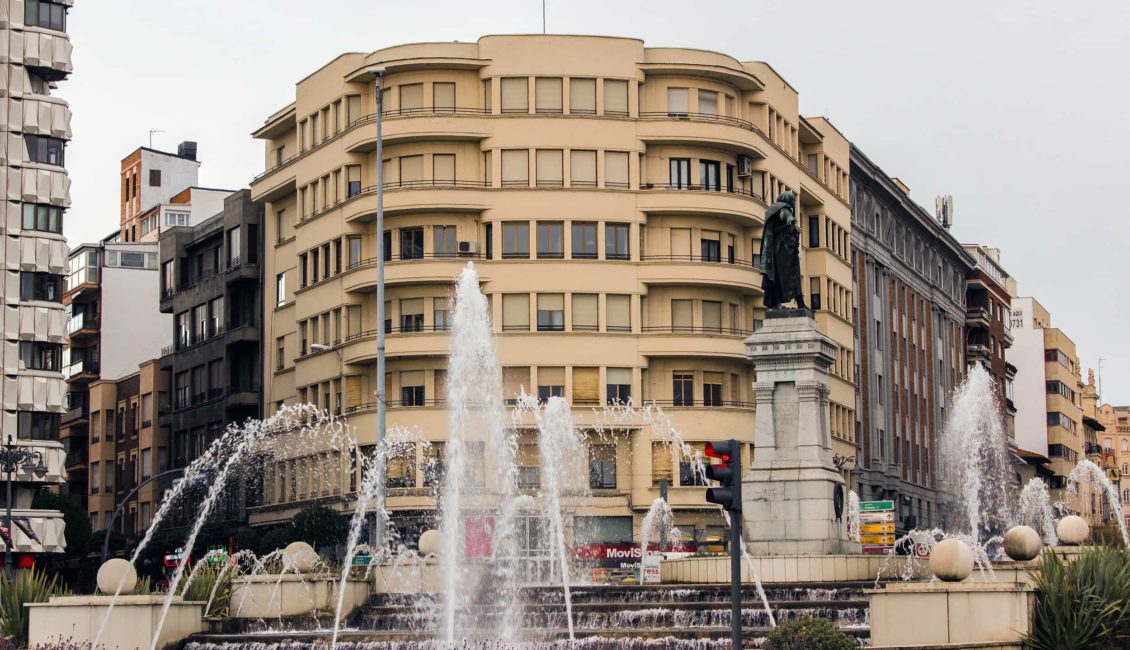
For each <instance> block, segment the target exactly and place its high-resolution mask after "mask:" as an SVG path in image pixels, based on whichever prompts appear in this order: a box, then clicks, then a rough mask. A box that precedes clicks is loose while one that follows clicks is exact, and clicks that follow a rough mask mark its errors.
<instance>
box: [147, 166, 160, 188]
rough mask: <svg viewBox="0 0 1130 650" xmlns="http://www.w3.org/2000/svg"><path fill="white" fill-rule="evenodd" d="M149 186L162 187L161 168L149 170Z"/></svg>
mask: <svg viewBox="0 0 1130 650" xmlns="http://www.w3.org/2000/svg"><path fill="white" fill-rule="evenodd" d="M149 187H161V170H160V169H150V170H149Z"/></svg>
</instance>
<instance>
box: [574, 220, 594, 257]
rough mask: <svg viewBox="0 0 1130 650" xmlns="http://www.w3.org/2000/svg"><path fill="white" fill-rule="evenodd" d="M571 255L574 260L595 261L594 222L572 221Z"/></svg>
mask: <svg viewBox="0 0 1130 650" xmlns="http://www.w3.org/2000/svg"><path fill="white" fill-rule="evenodd" d="M572 229H573V237H572V241H571V242H570V244H571V246H572V252H571V255H572V257H573V259H575V260H578V259H580V260H595V259H596V222H595V221H574V222H573V224H572Z"/></svg>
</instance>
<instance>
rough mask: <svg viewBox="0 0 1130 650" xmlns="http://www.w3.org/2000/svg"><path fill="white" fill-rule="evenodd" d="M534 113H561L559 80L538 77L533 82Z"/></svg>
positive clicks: (557, 78) (556, 78)
mask: <svg viewBox="0 0 1130 650" xmlns="http://www.w3.org/2000/svg"><path fill="white" fill-rule="evenodd" d="M534 111H535V112H537V113H560V112H561V79H560V78H559V77H538V78H537V79H536V80H535V81H534Z"/></svg>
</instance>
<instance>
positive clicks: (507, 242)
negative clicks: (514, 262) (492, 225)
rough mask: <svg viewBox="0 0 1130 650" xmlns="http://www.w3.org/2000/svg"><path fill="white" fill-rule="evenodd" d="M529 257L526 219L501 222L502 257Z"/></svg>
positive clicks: (528, 230)
mask: <svg viewBox="0 0 1130 650" xmlns="http://www.w3.org/2000/svg"><path fill="white" fill-rule="evenodd" d="M529 257H530V224H529V222H528V221H506V222H503V224H502V259H504V260H507V259H527V258H529Z"/></svg>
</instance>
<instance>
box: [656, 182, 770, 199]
mask: <svg viewBox="0 0 1130 650" xmlns="http://www.w3.org/2000/svg"><path fill="white" fill-rule="evenodd" d="M640 189H642V190H664V191H673V192H704V193H710V194H737V195H739V196H748V197H751V198H754V199H757V200H758V201H764V200H765V198H764V197H763V196H761V194H759V193H758V192H754V191H753V190H752V189H750V190H747V189H744V188H741V187H723V186H718V185H695V184H693V183H645V184H643V185H642V186H641V187H640Z"/></svg>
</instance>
